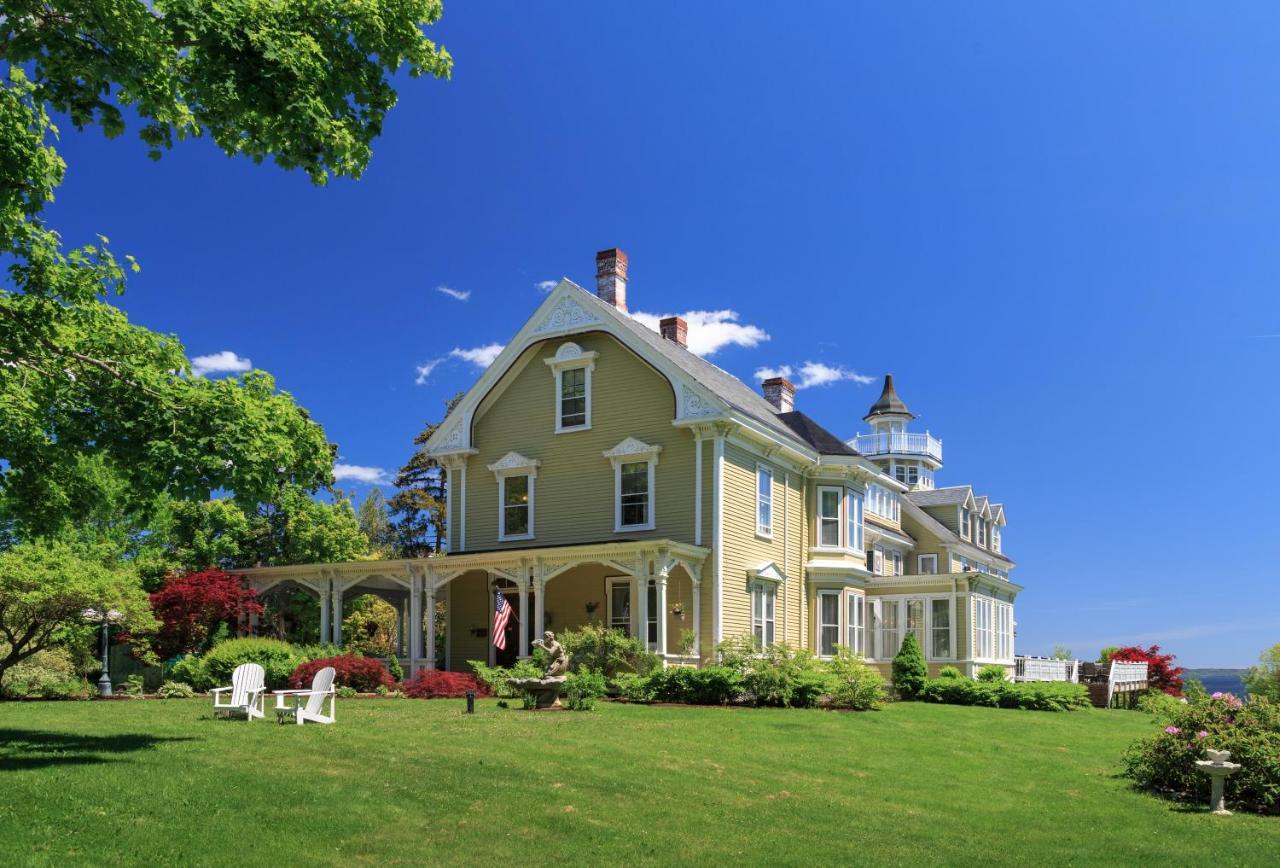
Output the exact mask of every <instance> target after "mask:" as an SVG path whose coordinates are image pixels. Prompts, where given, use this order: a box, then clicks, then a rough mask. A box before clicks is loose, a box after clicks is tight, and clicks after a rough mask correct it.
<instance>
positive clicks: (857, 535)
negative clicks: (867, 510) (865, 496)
mask: <svg viewBox="0 0 1280 868" xmlns="http://www.w3.org/2000/svg"><path fill="white" fill-rule="evenodd" d="M844 501H845V504H844V514H845V523H846V524H847V528H846V529H845V543H844V545H845V548H847V549H849V550H850V551H853V552H860V551H862V495H861V494H858V492H856V491H854V490H853V489H846V490H845V497H844Z"/></svg>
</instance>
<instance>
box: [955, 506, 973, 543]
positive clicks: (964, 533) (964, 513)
mask: <svg viewBox="0 0 1280 868" xmlns="http://www.w3.org/2000/svg"><path fill="white" fill-rule="evenodd" d="M956 508H957V509H959V510H960V516H959V518H958V519H957V521H958V522H959V524H960V538H961V539H968V538H969V523H970V521H971V514H970V512H969V510H967V509H965V508H964V507H963V506H960V507H956Z"/></svg>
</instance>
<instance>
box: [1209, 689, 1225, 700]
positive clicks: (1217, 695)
mask: <svg viewBox="0 0 1280 868" xmlns="http://www.w3.org/2000/svg"><path fill="white" fill-rule="evenodd" d="M1209 698H1210V699H1221V698H1222V691H1221V690H1215V691H1214V692H1213V693H1211V694H1209Z"/></svg>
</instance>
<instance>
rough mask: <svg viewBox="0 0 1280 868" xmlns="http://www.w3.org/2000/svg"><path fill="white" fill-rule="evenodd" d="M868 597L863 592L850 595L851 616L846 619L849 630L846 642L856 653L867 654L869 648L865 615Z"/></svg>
mask: <svg viewBox="0 0 1280 868" xmlns="http://www.w3.org/2000/svg"><path fill="white" fill-rule="evenodd" d="M865 603H866V599H865V598H864V597H863V596H862V595H861V594H850V595H849V617H848V620H847V621H846V624H847V625H848V630H849V637H848V639H847V640H845V644H846V645H848V646H849V650H850V651H852V652H853V653H854V654H865V653H866V650H867V647H866V646H867V643H866V630H865V629H864V628H865V623H864V620H863V619H864V617H865V614H866V605H865Z"/></svg>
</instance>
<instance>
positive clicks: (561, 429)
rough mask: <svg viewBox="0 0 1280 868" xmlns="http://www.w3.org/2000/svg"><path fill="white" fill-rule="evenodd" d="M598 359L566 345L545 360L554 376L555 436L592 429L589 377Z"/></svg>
mask: <svg viewBox="0 0 1280 868" xmlns="http://www.w3.org/2000/svg"><path fill="white" fill-rule="evenodd" d="M599 355H600V354H599V353H595V352H584V351H583V349H582V347H580V346H578V345H577V344H575V343H573V342H572V341H568V342H566V343H563V344H561V345H560V347H559V349H557V350H556V354H555V357H554V358H550V359H545V360H544V361H545V362H546V363H547V365H548V366H549V367H550V368H551V371H552V374H553V375H554V376H555V384H556V393H555V394H556V428H555V430H556V433H557V434H561V433H565V432H568V431H585V430H587V429H589V428H590V427H591V375H592V372H593V371H594V370H595V362H596V359H597V358H598V357H599Z"/></svg>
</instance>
